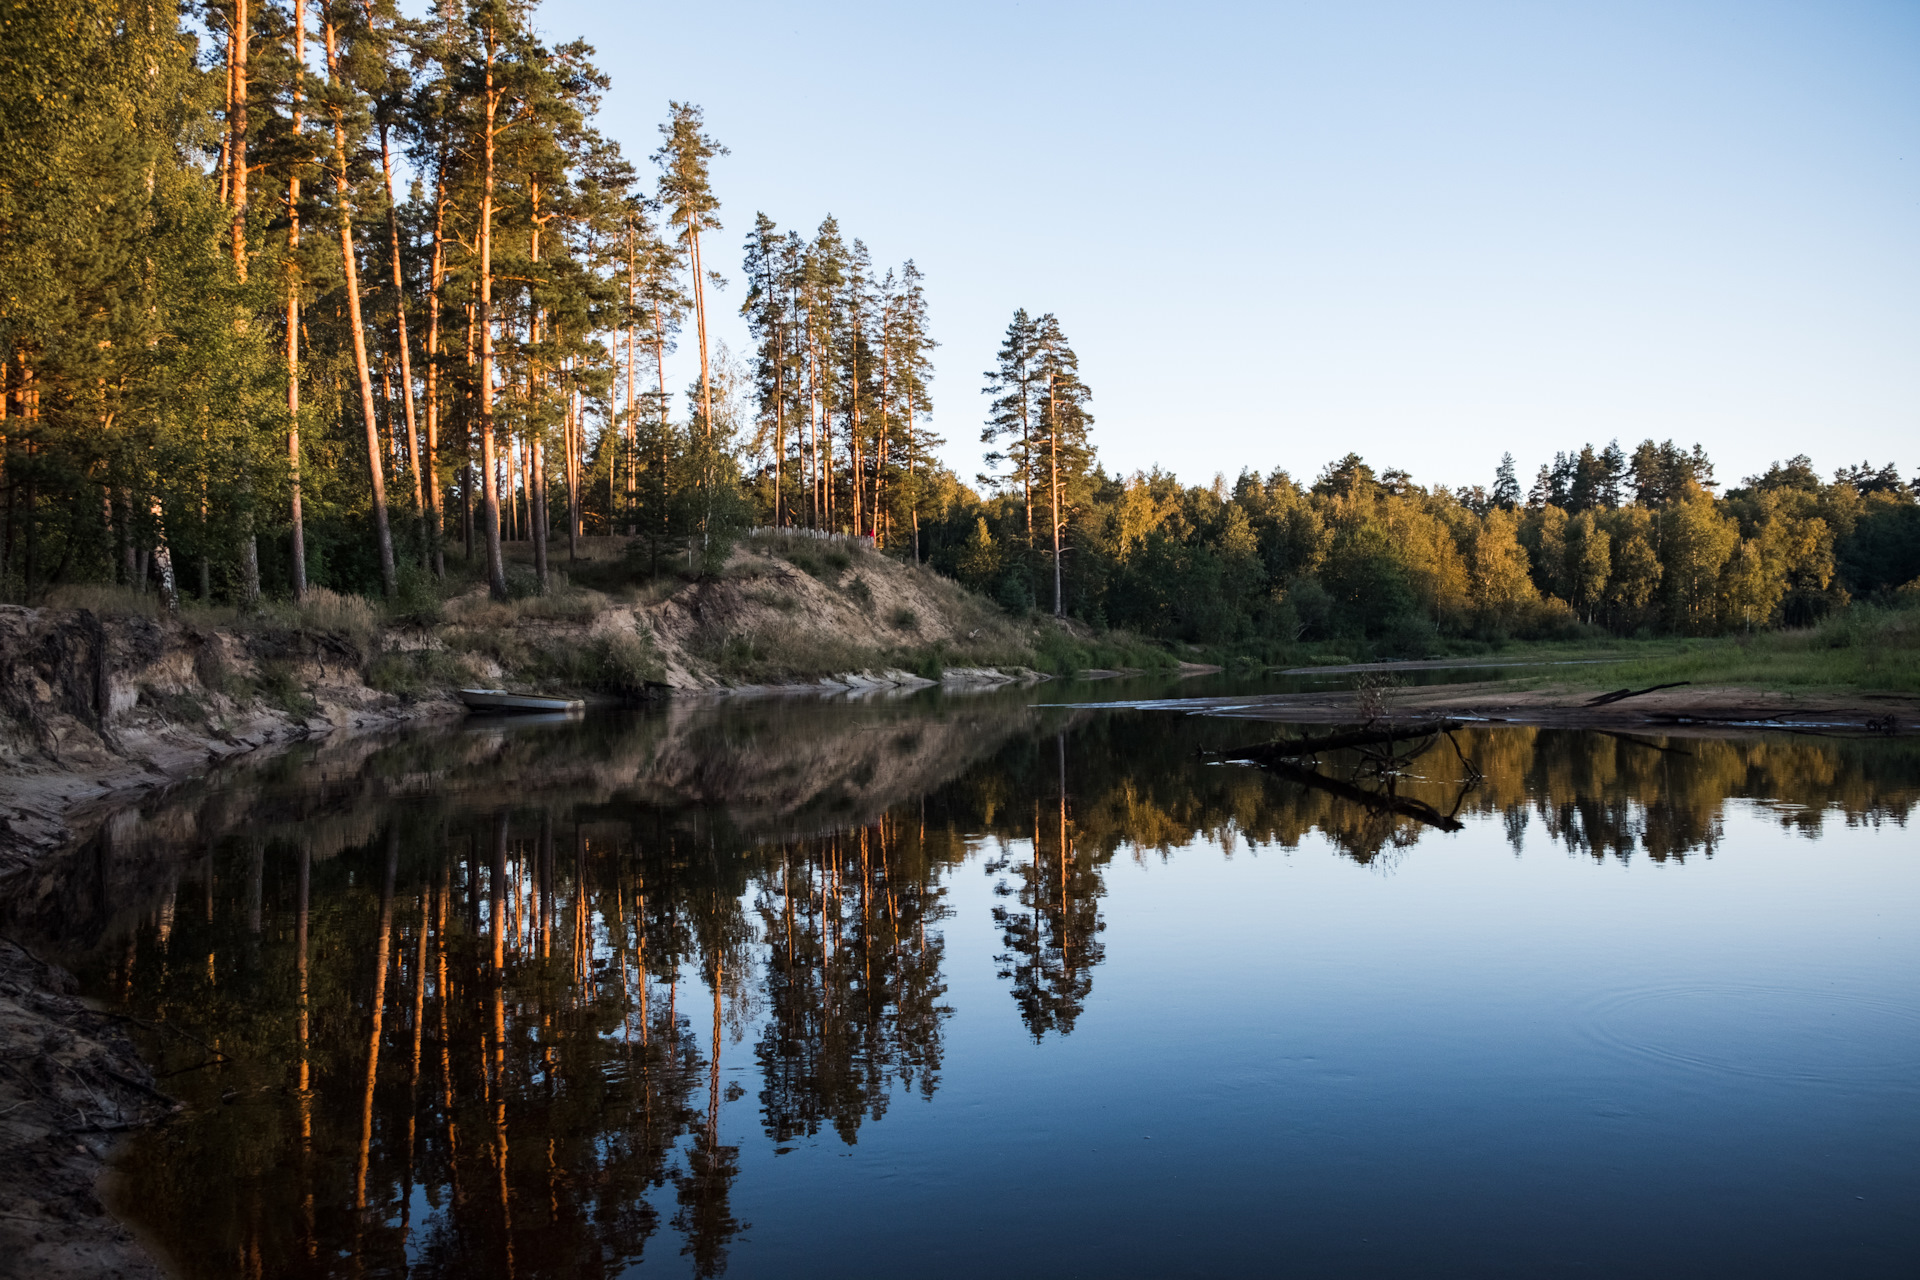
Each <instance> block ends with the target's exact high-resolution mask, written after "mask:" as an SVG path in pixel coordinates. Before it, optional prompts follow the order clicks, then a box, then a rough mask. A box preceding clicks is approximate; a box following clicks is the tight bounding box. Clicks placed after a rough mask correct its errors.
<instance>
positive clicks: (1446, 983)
mask: <svg viewBox="0 0 1920 1280" xmlns="http://www.w3.org/2000/svg"><path fill="white" fill-rule="evenodd" d="M1224 680H1225V678H1224V677H1223V678H1221V681H1216V682H1215V683H1214V685H1213V686H1211V687H1210V688H1207V689H1203V690H1201V691H1205V692H1214V691H1219V690H1222V689H1225V688H1226V685H1225V684H1224V683H1222V681H1224ZM1183 691H1193V690H1192V688H1191V687H1190V686H1186V687H1183V688H1182V689H1180V690H1166V689H1160V688H1158V687H1153V688H1148V689H1144V690H1142V689H1139V688H1134V689H1127V688H1125V687H1123V686H1119V685H1103V686H1058V685H1048V686H1040V687H1039V688H1038V689H1034V690H1002V691H998V692H994V693H987V694H979V695H974V696H957V695H951V694H942V693H939V692H938V691H932V692H928V693H922V694H917V695H914V696H911V697H895V698H885V699H874V700H869V701H839V702H823V701H813V700H802V699H768V700H756V701H744V700H742V701H735V702H731V703H722V704H718V705H713V704H703V705H693V704H687V703H676V704H673V705H670V706H667V707H664V708H660V709H656V710H652V711H648V712H635V713H631V714H619V715H605V716H595V717H591V718H588V719H585V720H573V721H563V722H557V723H503V722H498V721H496V722H491V723H486V722H471V721H470V722H468V723H467V724H464V725H462V726H460V727H457V728H452V729H441V730H433V731H424V732H419V733H413V734H407V735H401V736H395V737H389V738H380V739H358V740H352V741H345V742H339V743H333V744H322V745H319V746H315V747H311V748H308V749H305V750H302V751H299V752H296V753H293V754H290V755H287V756H284V757H282V758H280V759H278V760H275V761H272V762H269V763H266V764H263V765H260V766H258V767H254V768H248V769H239V770H229V771H227V772H225V773H222V774H220V775H218V776H216V777H215V778H213V779H211V780H209V781H207V782H205V783H202V784H196V785H194V786H192V787H188V788H183V789H180V790H176V791H174V792H171V793H169V794H167V795H165V796H162V797H159V798H156V799H154V800H151V801H149V802H148V803H147V804H145V805H144V806H142V807H140V808H137V809H131V810H129V811H128V812H126V813H125V814H123V815H121V816H120V817H119V818H118V819H116V820H115V821H112V822H110V823H108V824H107V825H106V826H105V827H104V828H103V829H102V830H101V831H100V833H99V835H98V836H97V837H96V838H94V839H92V840H91V841H89V842H88V843H87V844H85V845H83V846H80V847H78V848H76V849H74V850H72V851H71V852H70V853H69V854H67V855H66V856H65V857H64V858H62V859H61V860H59V861H58V862H56V863H55V864H53V865H52V866H50V867H49V869H48V870H47V871H46V872H44V873H43V874H42V875H41V876H39V877H38V879H37V880H36V881H35V883H34V885H33V887H32V890H31V892H30V893H29V895H28V897H27V899H26V900H24V901H21V902H18V903H16V904H14V908H13V910H14V916H15V920H14V924H13V926H12V927H13V928H14V929H16V930H17V931H19V932H20V933H21V934H22V935H23V936H30V937H32V938H34V939H36V940H37V942H38V944H39V945H41V946H45V947H47V948H48V949H49V950H51V951H53V952H54V953H56V954H57V955H59V956H60V957H61V958H62V959H63V960H65V961H66V962H67V963H69V964H70V966H71V967H72V968H73V969H74V970H75V971H76V972H77V973H78V974H79V975H80V976H81V978H82V981H83V984H84V987H85V990H86V991H87V993H88V994H89V995H90V996H91V997H92V998H94V999H95V1000H97V1001H99V1002H101V1005H102V1007H105V1008H108V1009H112V1010H115V1011H118V1012H123V1013H126V1014H128V1015H131V1016H132V1017H133V1018H135V1019H138V1023H137V1024H136V1025H139V1026H140V1027H141V1031H140V1033H139V1034H140V1042H141V1044H142V1047H143V1049H144V1050H145V1051H146V1052H147V1053H148V1055H149V1059H150V1061H152V1062H153V1063H154V1064H155V1069H156V1075H157V1076H158V1077H159V1083H160V1086H161V1087H162V1088H163V1089H165V1090H166V1091H167V1092H168V1093H169V1094H171V1095H173V1096H174V1097H176V1098H178V1099H180V1100H181V1101H182V1102H183V1103H184V1104H185V1105H184V1108H183V1109H182V1111H181V1112H180V1113H179V1114H178V1115H177V1116H176V1117H175V1118H174V1119H172V1120H171V1121H170V1122H168V1123H166V1124H164V1125H161V1126H159V1127H157V1128H155V1129H152V1130H150V1131H147V1132H143V1133H140V1134H137V1135H135V1136H134V1137H132V1138H131V1139H130V1140H129V1141H128V1142H127V1143H126V1144H125V1146H124V1148H123V1150H122V1152H121V1154H120V1156H119V1157H118V1159H117V1162H116V1167H115V1174H114V1179H113V1185H112V1188H111V1196H110V1202H111V1203H112V1204H113V1205H114V1207H115V1209H116V1211H117V1212H118V1213H120V1214H121V1215H122V1216H123V1217H125V1218H126V1219H128V1220H129V1221H130V1222H132V1223H133V1224H134V1225H135V1226H136V1227H137V1229H138V1230H139V1231H140V1232H141V1233H142V1234H143V1237H144V1238H145V1239H146V1240H147V1241H148V1242H149V1243H150V1246H151V1247H152V1248H153V1249H154V1250H155V1251H156V1253H157V1254H158V1255H159V1256H161V1257H162V1258H163V1259H164V1260H165V1261H166V1262H167V1264H168V1265H169V1266H170V1267H171V1268H172V1269H174V1270H175V1271H176V1272H177V1273H178V1274H180V1275H182V1276H192V1277H201V1276H208V1277H211V1276H223V1277H224V1276H259V1275H266V1276H335V1275H339V1276H349V1275H351V1276H373V1275H400V1274H408V1275H415V1276H447V1277H458V1276H473V1275H489V1276H515V1277H533V1276H582V1275H596V1276H597V1275H619V1274H623V1273H638V1274H646V1275H653V1274H658V1275H662V1276H675V1275H699V1276H717V1275H723V1274H724V1275H728V1276H735V1277H749V1276H777V1277H794V1276H866V1275H880V1274H885V1273H903V1274H913V1275H919V1276H985V1275H998V1276H1103V1277H1111V1276H1173V1275H1194V1276H1203V1275H1204V1276H1216V1275H1235V1274H1237V1275H1248V1274H1280V1273H1285V1274H1298V1275H1343V1276H1345V1275H1422V1276H1447V1275H1459V1276H1541V1275H1557V1274H1590V1275H1626V1274H1632V1275H1637V1276H1667V1275H1671V1276H1706V1275H1728V1276H1734V1275H1738V1276H1743V1277H1750V1276H1756V1275H1808V1274H1830V1275H1847V1276H1882V1275H1884V1276H1902V1277H1904V1276H1908V1275H1912V1274H1913V1273H1914V1268H1915V1267H1916V1265H1920V1159H1916V1158H1915V1153H1916V1152H1920V842H1917V841H1916V839H1915V836H1914V833H1913V830H1912V828H1911V826H1910V825H1909V824H1910V823H1911V821H1912V819H1913V817H1914V812H1915V806H1916V803H1920V743H1915V742H1914V741H1913V740H1910V739H1901V740H1862V739H1851V738H1842V737H1828V736H1819V735H1812V734H1785V733H1772V734H1759V733H1754V734H1744V735H1737V736H1708V735H1697V736H1671V737H1669V736H1641V735H1624V734H1617V733H1602V732H1591V731H1574V730H1549V729H1533V728H1523V727H1495V726H1488V727H1478V728H1473V729H1468V730H1465V731H1463V732H1461V733H1460V734H1458V735H1456V741H1457V743H1458V746H1459V750H1458V751H1455V750H1453V749H1452V744H1449V743H1446V742H1445V741H1442V742H1441V743H1439V744H1438V745H1436V746H1435V747H1434V748H1433V749H1431V750H1429V751H1427V752H1425V753H1424V754H1421V755H1419V756H1417V757H1416V758H1414V759H1411V760H1403V761H1398V762H1388V763H1386V764H1385V765H1382V764H1381V763H1380V762H1378V761H1370V760H1368V759H1366V758H1363V757H1361V756H1358V755H1354V754H1352V753H1342V754H1338V755H1332V756H1328V757H1326V758H1325V759H1324V760H1323V761H1322V762H1321V764H1320V766H1319V768H1318V770H1317V771H1315V770H1306V771H1305V772H1312V773H1316V776H1318V777H1320V778H1323V779H1330V780H1331V781H1332V784H1333V785H1323V784H1322V783H1319V782H1316V781H1315V780H1314V779H1312V778H1304V779H1303V778H1301V777H1299V776H1294V775H1287V776H1282V775H1279V774H1275V773H1272V772H1268V771H1265V770H1262V769H1259V768H1255V767H1251V766H1247V765H1235V764H1224V763H1218V762H1216V761H1214V760H1212V759H1209V758H1208V757H1206V756H1205V755H1203V754H1202V753H1203V751H1205V750H1208V749H1219V748H1225V747H1232V746H1236V745H1241V744H1246V743H1251V742H1257V741H1260V740H1262V739H1264V738H1266V737H1268V736H1270V735H1271V734H1272V733H1273V732H1274V731H1275V729H1276V726H1272V725H1262V724H1254V723H1249V722H1247V721H1244V720H1234V719H1227V718H1221V717H1217V716H1209V715H1196V714H1182V708H1181V707H1180V706H1179V705H1178V704H1177V703H1173V704H1156V705H1155V706H1154V707H1153V708H1152V709H1135V708H1128V707H1117V708H1116V707H1092V706H1087V705H1073V704H1074V703H1076V702H1078V703H1093V702H1114V701H1125V700H1126V699H1127V698H1136V699H1138V698H1149V699H1151V698H1152V697H1156V696H1163V695H1171V694H1177V693H1179V692H1183ZM1041 703H1046V704H1066V705H1044V706H1042V705H1036V704H1041ZM1409 801H1410V802H1412V803H1402V802H1409Z"/></svg>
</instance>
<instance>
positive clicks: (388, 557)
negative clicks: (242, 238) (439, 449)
mask: <svg viewBox="0 0 1920 1280" xmlns="http://www.w3.org/2000/svg"><path fill="white" fill-rule="evenodd" d="M322 15H323V17H322V27H323V32H324V34H325V37H326V46H327V75H328V77H329V78H331V79H333V80H334V81H336V82H337V81H338V80H339V79H340V61H339V49H338V41H337V35H338V32H337V29H336V28H335V25H334V22H333V15H332V12H331V9H330V5H329V6H323V8H322ZM331 110H332V114H333V146H334V155H335V165H336V167H335V169H334V179H333V189H334V195H335V198H336V199H337V201H338V205H339V207H338V208H337V209H336V210H335V211H334V212H335V216H336V217H338V218H339V220H340V267H341V271H342V273H343V275H344V277H345V281H344V283H345V285H346V294H347V326H348V328H350V329H351V330H352V331H353V370H354V374H355V376H356V377H358V379H359V380H360V415H361V418H362V419H363V420H364V422H365V425H366V433H367V470H368V472H369V477H370V479H371V481H372V485H373V535H374V539H375V541H376V542H377V544H378V547H379V552H380V585H381V587H382V588H383V589H384V590H385V591H386V593H387V594H388V595H392V594H393V593H394V589H395V587H396V586H397V585H398V584H397V582H396V580H395V577H394V568H393V534H392V532H391V531H390V530H389V529H388V528H387V480H386V470H385V468H384V466H383V464H382V461H381V457H380V428H379V424H378V421H377V420H376V418H375V415H374V408H373V367H372V365H371V364H370V363H369V362H368V359H367V330H366V326H365V324H364V323H363V322H362V320H361V317H360V266H359V263H358V262H357V261H356V260H355V255H354V252H353V213H352V201H353V189H352V184H351V183H350V182H349V181H348V178H347V128H346V121H345V118H344V116H343V115H342V114H341V108H340V105H339V104H338V102H335V103H334V104H333V105H332V108H331Z"/></svg>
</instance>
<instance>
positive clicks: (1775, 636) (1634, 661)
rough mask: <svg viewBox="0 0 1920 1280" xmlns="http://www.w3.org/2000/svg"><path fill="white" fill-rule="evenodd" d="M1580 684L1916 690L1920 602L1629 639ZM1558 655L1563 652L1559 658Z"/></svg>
mask: <svg viewBox="0 0 1920 1280" xmlns="http://www.w3.org/2000/svg"><path fill="white" fill-rule="evenodd" d="M1593 656H1595V657H1605V658H1610V659H1613V660H1612V661H1609V662H1608V663H1607V664H1606V665H1605V666H1599V667H1594V668H1592V671H1593V675H1592V676H1591V677H1575V679H1576V680H1577V681H1578V683H1580V684H1582V685H1586V684H1594V685H1598V684H1601V683H1604V684H1606V685H1608V686H1609V687H1611V688H1620V687H1628V686H1630V687H1634V688H1642V687H1645V686H1648V685H1655V684H1666V683H1669V682H1670V681H1675V680H1688V681H1691V682H1693V683H1694V684H1698V685H1742V686H1747V687H1751V688H1757V689H1769V690H1779V691H1787V690H1791V691H1795V692H1816V691H1819V692H1839V691H1857V692H1865V693H1915V694H1920V609H1911V608H1909V609H1879V608H1875V607H1873V606H1871V605H1855V606H1853V607H1852V608H1851V609H1848V610H1846V611H1844V612H1842V613H1839V614H1836V615H1834V616H1833V617H1830V618H1827V619H1825V620H1824V621H1822V622H1821V623H1820V624H1819V625H1817V626H1814V627H1809V628H1806V629H1804V630H1796V631H1762V632H1756V633H1754V634H1752V635H1741V636H1725V637H1720V638H1716V639H1711V640H1682V641H1672V640H1667V641H1660V640H1654V641H1627V642H1625V643H1624V644H1623V645H1622V646H1621V647H1620V648H1618V649H1608V650H1605V651H1601V652H1597V653H1595V654H1594V655H1593ZM1563 660H1564V659H1563Z"/></svg>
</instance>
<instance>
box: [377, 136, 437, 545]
mask: <svg viewBox="0 0 1920 1280" xmlns="http://www.w3.org/2000/svg"><path fill="white" fill-rule="evenodd" d="M380 176H381V179H382V181H384V182H385V183H386V187H387V256H388V257H389V258H390V259H391V260H392V263H393V330H394V346H395V347H396V348H398V351H399V356H400V399H401V403H402V405H403V406H404V408H405V411H406V423H407V462H408V464H409V465H408V469H409V470H411V471H412V472H413V510H414V514H415V516H416V517H417V518H418V521H419V525H420V563H421V567H422V568H426V569H431V568H432V567H433V553H432V550H431V542H432V539H431V538H429V537H428V534H427V499H426V491H425V486H424V484H423V482H422V477H421V474H420V471H421V468H420V438H419V419H418V418H417V417H416V416H415V415H414V410H413V356H412V352H411V349H412V346H413V343H412V341H411V339H409V337H408V336H407V283H406V279H405V277H404V274H403V273H402V271H401V268H400V209H399V206H398V205H396V204H395V203H394V198H393V151H392V149H391V148H390V147H389V146H388V145H387V126H386V124H385V122H384V121H383V122H382V123H381V125H380Z"/></svg>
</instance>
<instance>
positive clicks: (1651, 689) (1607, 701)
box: [1584, 680, 1693, 707]
mask: <svg viewBox="0 0 1920 1280" xmlns="http://www.w3.org/2000/svg"><path fill="white" fill-rule="evenodd" d="M1692 683H1693V681H1691V680H1675V681H1672V682H1671V683H1668V684H1656V685H1649V686H1648V687H1647V688H1645V689H1615V690H1614V691H1613V692H1612V693H1603V694H1601V695H1600V696H1599V697H1597V698H1589V699H1588V700H1587V701H1586V703H1585V704H1584V705H1586V706H1589V707H1606V706H1611V705H1613V704H1614V703H1616V702H1625V701H1626V700H1627V699H1628V698H1638V697H1640V696H1641V695H1642V694H1647V693H1658V692H1660V691H1661V690H1662V689H1678V688H1679V687H1680V686H1681V685H1683V684H1692Z"/></svg>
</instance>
